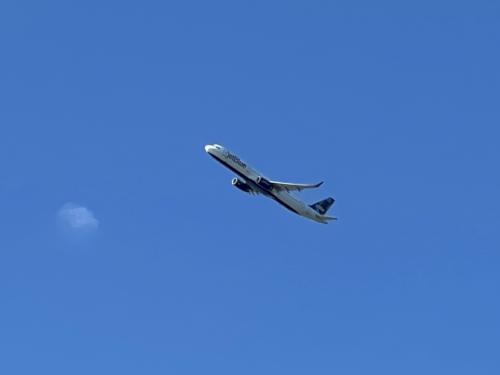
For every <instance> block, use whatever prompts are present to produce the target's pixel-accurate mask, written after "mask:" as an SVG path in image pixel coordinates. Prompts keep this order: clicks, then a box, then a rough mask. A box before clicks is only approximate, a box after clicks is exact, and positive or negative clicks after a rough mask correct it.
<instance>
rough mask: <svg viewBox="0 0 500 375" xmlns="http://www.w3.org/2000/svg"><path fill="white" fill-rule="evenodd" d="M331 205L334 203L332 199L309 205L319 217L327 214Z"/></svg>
mask: <svg viewBox="0 0 500 375" xmlns="http://www.w3.org/2000/svg"><path fill="white" fill-rule="evenodd" d="M333 203H335V199H333V198H326V199H324V200H322V201H319V202H316V203H314V204H311V206H310V207H311V208H312V209H313V210H314V211H316V212H317V213H318V214H320V215H324V214H326V213H327V212H328V210H329V209H330V207H332V205H333Z"/></svg>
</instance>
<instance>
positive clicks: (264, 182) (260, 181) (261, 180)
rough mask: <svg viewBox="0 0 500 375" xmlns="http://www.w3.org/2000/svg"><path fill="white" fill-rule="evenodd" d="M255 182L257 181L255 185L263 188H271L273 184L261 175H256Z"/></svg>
mask: <svg viewBox="0 0 500 375" xmlns="http://www.w3.org/2000/svg"><path fill="white" fill-rule="evenodd" d="M255 182H257V185H259V186H261V187H262V188H264V190H271V189H272V188H273V184H272V183H271V182H270V181H269V180H266V179H265V178H264V177H262V176H259V177H257V180H256V181H255Z"/></svg>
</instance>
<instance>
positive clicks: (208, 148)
mask: <svg viewBox="0 0 500 375" xmlns="http://www.w3.org/2000/svg"><path fill="white" fill-rule="evenodd" d="M212 147H214V146H212V145H206V146H205V151H206V152H208V153H209V154H210V150H211V149H212Z"/></svg>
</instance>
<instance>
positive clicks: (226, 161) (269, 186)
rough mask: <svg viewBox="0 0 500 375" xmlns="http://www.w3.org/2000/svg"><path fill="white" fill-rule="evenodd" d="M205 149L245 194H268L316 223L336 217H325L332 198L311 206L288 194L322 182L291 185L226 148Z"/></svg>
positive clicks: (332, 201)
mask: <svg viewBox="0 0 500 375" xmlns="http://www.w3.org/2000/svg"><path fill="white" fill-rule="evenodd" d="M205 151H206V152H207V153H208V154H209V155H210V156H211V157H213V158H214V159H215V160H217V161H218V162H219V163H221V164H222V165H223V166H225V167H226V168H228V169H229V170H231V171H232V172H234V173H235V174H236V175H237V176H238V177H235V178H233V180H232V182H231V183H232V185H233V186H234V187H236V188H237V189H239V190H241V191H243V192H245V193H249V194H261V195H263V196H266V197H269V198H271V199H273V200H275V201H276V202H278V203H279V204H281V205H282V206H283V207H285V208H286V209H288V210H290V211H292V212H294V213H296V214H297V215H300V216H303V217H306V218H308V219H311V220H314V221H317V222H318V223H322V224H328V222H329V221H330V220H337V218H336V217H333V216H326V213H327V211H328V210H329V209H330V207H331V206H332V205H333V203H334V202H335V199H333V198H327V199H324V200H322V201H319V202H317V203H314V204H312V205H307V204H306V203H304V202H302V201H300V200H298V199H297V198H295V197H294V196H293V195H292V194H290V192H292V191H297V192H300V191H302V190H304V189H316V188H319V187H320V186H321V185H323V182H320V183H317V184H293V183H287V182H279V181H272V180H269V179H268V178H266V177H264V176H263V175H262V174H261V173H259V172H258V171H256V170H255V169H253V168H252V167H250V166H249V165H248V164H247V163H245V162H244V161H243V160H241V159H240V158H239V157H238V156H236V155H235V154H233V153H232V152H231V151H229V150H228V149H227V148H225V147H222V146H220V145H218V144H213V145H206V146H205Z"/></svg>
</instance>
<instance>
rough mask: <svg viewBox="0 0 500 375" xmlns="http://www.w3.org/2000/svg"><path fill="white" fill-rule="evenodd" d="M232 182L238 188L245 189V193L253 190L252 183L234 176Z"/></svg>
mask: <svg viewBox="0 0 500 375" xmlns="http://www.w3.org/2000/svg"><path fill="white" fill-rule="evenodd" d="M231 184H233V186H234V187H235V188H237V189H240V190H241V191H244V192H245V193H250V192H251V191H252V188H251V187H250V185H248V184H247V183H246V182H243V181H241V180H240V179H238V178H236V177H235V178H233V180H232V181H231Z"/></svg>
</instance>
